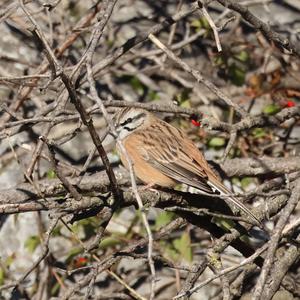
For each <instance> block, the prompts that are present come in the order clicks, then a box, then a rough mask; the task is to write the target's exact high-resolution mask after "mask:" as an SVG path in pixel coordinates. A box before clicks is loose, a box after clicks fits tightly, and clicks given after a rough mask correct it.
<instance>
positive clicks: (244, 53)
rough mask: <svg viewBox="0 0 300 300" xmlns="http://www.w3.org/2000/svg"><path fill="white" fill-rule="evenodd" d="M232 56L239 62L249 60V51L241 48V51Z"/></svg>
mask: <svg viewBox="0 0 300 300" xmlns="http://www.w3.org/2000/svg"><path fill="white" fill-rule="evenodd" d="M234 57H235V58H236V59H238V60H239V61H241V62H247V61H249V53H248V52H247V51H245V50H242V51H241V52H239V53H237V54H235V55H234Z"/></svg>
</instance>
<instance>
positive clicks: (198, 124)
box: [191, 119, 201, 127]
mask: <svg viewBox="0 0 300 300" xmlns="http://www.w3.org/2000/svg"><path fill="white" fill-rule="evenodd" d="M191 122H192V124H193V125H194V126H196V127H199V126H200V125H201V123H200V122H198V121H196V120H194V119H192V120H191Z"/></svg>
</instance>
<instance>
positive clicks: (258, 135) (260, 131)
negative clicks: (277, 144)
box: [252, 128, 266, 139]
mask: <svg viewBox="0 0 300 300" xmlns="http://www.w3.org/2000/svg"><path fill="white" fill-rule="evenodd" d="M252 135H253V136H254V138H255V139H258V138H262V137H265V136H266V132H265V130H264V129H263V128H254V129H253V130H252Z"/></svg>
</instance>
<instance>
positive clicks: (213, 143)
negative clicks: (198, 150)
mask: <svg viewBox="0 0 300 300" xmlns="http://www.w3.org/2000/svg"><path fill="white" fill-rule="evenodd" d="M224 145H225V139H224V138H222V137H213V138H212V139H210V140H209V142H208V146H209V147H223V146H224Z"/></svg>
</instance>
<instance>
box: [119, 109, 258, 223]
mask: <svg viewBox="0 0 300 300" xmlns="http://www.w3.org/2000/svg"><path fill="white" fill-rule="evenodd" d="M114 125H115V129H116V132H117V139H118V141H120V142H121V143H122V145H123V146H124V148H125V150H126V152H127V154H124V153H123V151H122V149H121V147H120V146H118V144H117V151H118V153H119V155H120V159H121V162H122V164H123V165H124V166H125V168H127V169H129V166H128V159H127V157H129V159H130V161H131V163H132V166H133V170H134V173H135V176H136V177H138V178H139V179H140V180H141V181H142V182H144V183H145V184H146V185H147V186H161V187H165V188H174V187H175V186H176V185H177V184H179V183H181V184H185V185H187V186H190V187H193V188H195V189H196V190H198V192H199V193H202V194H205V195H208V196H225V197H222V199H224V201H225V202H227V203H231V204H233V205H234V206H235V207H237V208H238V209H239V210H241V211H243V212H244V213H245V214H246V215H247V216H248V217H249V218H250V219H251V220H252V221H253V222H255V224H260V221H259V220H258V219H257V217H256V216H255V215H254V214H253V213H252V212H251V211H250V210H249V209H248V208H247V207H246V206H245V205H244V204H242V203H241V202H240V201H239V200H238V199H237V198H236V197H234V196H232V193H231V192H230V191H229V190H228V189H227V188H226V187H225V186H224V184H223V183H222V181H221V180H220V179H219V177H218V175H216V173H215V172H214V171H213V170H212V168H211V167H210V166H209V164H208V162H207V161H206V159H205V157H204V156H203V154H202V153H201V152H200V150H199V149H198V148H197V146H196V145H195V144H194V143H193V141H192V140H191V139H190V138H189V137H188V136H187V135H186V133H185V132H184V131H183V130H181V129H179V128H177V127H174V126H173V125H170V124H169V123H167V122H165V121H163V120H161V119H160V118H158V117H156V116H155V115H154V114H153V113H151V112H149V111H147V110H146V109H143V108H136V107H125V108H122V109H120V110H119V111H118V112H117V113H116V114H115V116H114Z"/></svg>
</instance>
